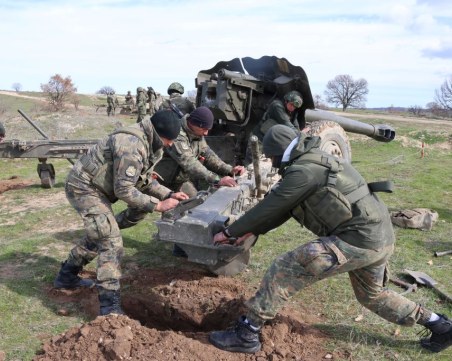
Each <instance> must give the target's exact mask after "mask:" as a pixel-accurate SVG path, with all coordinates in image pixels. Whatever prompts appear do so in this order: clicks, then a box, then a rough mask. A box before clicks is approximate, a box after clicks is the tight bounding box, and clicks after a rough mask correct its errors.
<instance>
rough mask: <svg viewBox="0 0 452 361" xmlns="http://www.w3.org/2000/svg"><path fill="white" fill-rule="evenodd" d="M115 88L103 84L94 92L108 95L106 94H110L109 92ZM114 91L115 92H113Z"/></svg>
mask: <svg viewBox="0 0 452 361" xmlns="http://www.w3.org/2000/svg"><path fill="white" fill-rule="evenodd" d="M114 91H115V90H114V89H113V88H112V87H111V86H109V85H105V86H103V87H102V88H100V89H99V90H98V91H97V92H96V94H104V95H108V94H110V93H111V92H114ZM115 93H116V92H115Z"/></svg>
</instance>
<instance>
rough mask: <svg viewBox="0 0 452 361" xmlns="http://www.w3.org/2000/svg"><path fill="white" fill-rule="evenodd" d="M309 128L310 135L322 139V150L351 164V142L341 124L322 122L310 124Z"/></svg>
mask: <svg viewBox="0 0 452 361" xmlns="http://www.w3.org/2000/svg"><path fill="white" fill-rule="evenodd" d="M309 128H310V129H309V131H308V135H311V136H312V135H318V136H319V137H320V138H321V143H320V149H322V150H323V151H325V152H327V153H329V154H332V155H334V156H336V157H338V158H342V159H344V160H346V161H347V162H349V163H350V162H351V161H352V148H351V146H350V141H349V139H348V136H347V133H345V130H344V129H343V128H342V127H341V126H340V125H339V124H337V123H336V122H332V121H329V120H320V121H315V122H312V123H311V124H309Z"/></svg>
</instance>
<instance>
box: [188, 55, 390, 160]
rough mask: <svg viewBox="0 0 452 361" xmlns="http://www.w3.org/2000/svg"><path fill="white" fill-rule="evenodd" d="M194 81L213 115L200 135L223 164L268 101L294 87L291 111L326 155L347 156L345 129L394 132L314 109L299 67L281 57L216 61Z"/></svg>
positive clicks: (240, 147) (239, 156) (234, 156)
mask: <svg viewBox="0 0 452 361" xmlns="http://www.w3.org/2000/svg"><path fill="white" fill-rule="evenodd" d="M195 86H196V88H197V96H196V106H202V105H203V106H207V107H209V108H210V109H211V110H212V112H213V114H214V116H215V121H214V126H213V128H212V131H211V132H210V134H209V136H208V137H206V139H207V141H208V143H209V145H210V146H211V147H212V148H213V149H214V150H215V152H216V153H217V154H219V155H220V157H222V159H223V160H225V161H227V162H229V163H236V164H242V163H243V160H244V158H245V152H246V146H247V142H248V139H249V137H250V135H251V133H252V130H253V128H254V127H255V126H256V125H257V124H258V123H259V121H260V120H261V119H262V116H263V114H264V113H265V111H266V108H267V106H268V104H269V103H270V102H271V101H272V100H274V99H277V98H278V99H283V97H284V95H285V94H286V93H287V92H289V91H291V90H297V91H299V92H300V93H301V95H302V97H303V104H302V107H301V108H300V109H299V110H298V111H297V115H296V118H297V121H298V124H299V126H300V129H304V128H307V130H308V129H309V130H308V134H310V135H319V136H320V137H321V139H322V143H321V145H320V148H321V149H323V150H325V151H327V152H329V153H331V154H334V155H336V156H339V157H342V158H344V159H346V160H348V161H351V147H350V143H349V140H348V137H347V135H346V133H345V131H347V132H351V133H358V134H363V135H367V136H369V137H371V138H373V139H375V140H377V141H382V142H389V141H391V140H393V139H394V137H395V131H394V129H393V128H392V127H390V126H388V125H371V124H367V123H363V122H360V121H357V120H353V119H349V118H346V117H343V116H338V115H335V114H333V113H331V112H329V111H323V110H318V109H316V108H315V105H314V100H313V97H312V94H311V89H310V86H309V81H308V78H307V76H306V73H305V71H304V70H303V69H302V68H301V67H300V66H294V65H292V64H291V63H290V62H289V61H288V60H287V59H285V58H277V57H275V56H263V57H261V58H260V59H254V58H250V57H245V58H240V59H239V58H235V59H232V60H230V61H220V62H218V63H217V64H216V65H215V66H214V67H213V68H211V69H207V70H201V71H200V72H199V73H198V76H197V78H196V79H195Z"/></svg>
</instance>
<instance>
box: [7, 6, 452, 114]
mask: <svg viewBox="0 0 452 361" xmlns="http://www.w3.org/2000/svg"><path fill="white" fill-rule="evenodd" d="M0 44H1V49H2V52H1V53H2V55H1V56H0V89H2V90H12V84H13V83H20V84H21V85H22V90H24V91H40V85H41V84H43V83H47V82H48V81H49V79H50V77H51V76H53V75H55V74H61V75H62V76H63V77H67V76H70V77H71V79H72V81H73V83H74V84H75V86H76V87H77V89H78V92H79V93H82V94H94V93H96V92H97V91H98V90H99V89H101V88H102V87H103V86H110V87H112V88H113V89H115V90H116V93H117V94H125V93H126V92H127V91H128V90H131V91H132V93H133V94H135V92H136V88H137V87H139V86H142V87H148V86H152V87H153V88H154V89H155V90H156V91H157V92H160V93H162V94H166V90H167V88H168V85H169V84H170V83H172V82H174V81H177V82H179V83H181V84H182V85H183V86H184V87H185V91H186V93H187V92H188V91H191V90H194V89H195V78H196V76H197V74H198V72H199V71H200V70H203V69H210V68H212V67H213V66H214V65H215V64H216V63H217V62H218V61H227V60H231V59H233V58H236V57H239V58H240V57H246V56H250V57H253V58H260V57H261V56H264V55H274V56H277V57H284V58H286V59H287V60H288V61H289V62H291V63H292V64H293V65H298V66H301V67H302V68H303V69H304V70H305V72H306V74H307V76H308V79H309V83H310V86H311V92H312V94H313V95H320V96H322V98H323V99H325V95H324V91H325V89H326V84H327V83H328V81H329V80H332V79H334V78H335V77H336V76H337V75H343V74H348V75H350V76H352V77H353V79H354V80H357V79H361V78H364V79H365V80H367V82H368V89H369V94H368V96H367V102H366V104H365V106H366V107H367V108H373V107H389V106H402V107H410V106H415V105H416V106H422V107H425V106H426V104H427V103H429V102H432V101H433V100H434V96H435V90H436V89H439V88H440V86H441V85H442V84H443V83H444V81H445V80H446V79H449V77H451V76H452V6H450V1H449V0H447V1H446V0H366V1H363V0H343V1H339V0H329V1H319V0H312V1H311V0H279V1H274V0H249V1H248V0H221V1H219V0H160V1H154V0H149V1H146V0H133V1H132V0H76V1H74V0H0Z"/></svg>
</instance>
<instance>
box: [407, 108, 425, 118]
mask: <svg viewBox="0 0 452 361" xmlns="http://www.w3.org/2000/svg"><path fill="white" fill-rule="evenodd" d="M408 113H410V114H413V115H414V116H416V117H421V116H422V115H423V113H424V109H422V107H421V106H420V105H412V106H411V107H409V108H408Z"/></svg>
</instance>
